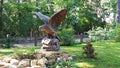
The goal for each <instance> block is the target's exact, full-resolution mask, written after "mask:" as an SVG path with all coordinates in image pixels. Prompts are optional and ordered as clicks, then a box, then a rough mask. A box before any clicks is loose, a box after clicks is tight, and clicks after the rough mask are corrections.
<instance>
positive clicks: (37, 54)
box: [35, 53, 44, 59]
mask: <svg viewBox="0 0 120 68" xmlns="http://www.w3.org/2000/svg"><path fill="white" fill-rule="evenodd" d="M42 57H44V54H42V53H36V54H35V58H36V59H41V58H42Z"/></svg>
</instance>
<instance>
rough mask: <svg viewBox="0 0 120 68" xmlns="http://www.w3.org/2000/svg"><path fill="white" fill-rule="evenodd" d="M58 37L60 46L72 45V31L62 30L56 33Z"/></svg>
mask: <svg viewBox="0 0 120 68" xmlns="http://www.w3.org/2000/svg"><path fill="white" fill-rule="evenodd" d="M57 33H58V35H59V37H60V39H61V40H60V42H61V45H68V46H70V45H73V43H74V34H73V30H72V29H62V30H60V31H58V32H57Z"/></svg>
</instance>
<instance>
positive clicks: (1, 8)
mask: <svg viewBox="0 0 120 68" xmlns="http://www.w3.org/2000/svg"><path fill="white" fill-rule="evenodd" d="M2 13H3V0H1V1H0V31H1V30H2V23H3V22H2Z"/></svg>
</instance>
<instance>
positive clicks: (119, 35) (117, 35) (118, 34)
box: [115, 25, 120, 42]
mask: <svg viewBox="0 0 120 68" xmlns="http://www.w3.org/2000/svg"><path fill="white" fill-rule="evenodd" d="M115 41H117V42H120V25H118V26H117V27H116V29H115Z"/></svg>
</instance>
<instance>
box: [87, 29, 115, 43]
mask: <svg viewBox="0 0 120 68" xmlns="http://www.w3.org/2000/svg"><path fill="white" fill-rule="evenodd" d="M87 33H88V34H89V37H90V38H91V40H92V41H97V40H107V39H114V36H115V30H114V29H112V28H110V29H109V30H106V29H103V28H101V27H98V28H97V29H94V30H90V31H88V32H87Z"/></svg>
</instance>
